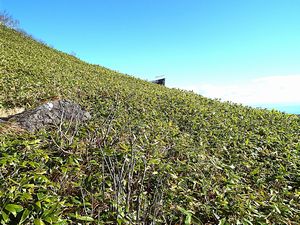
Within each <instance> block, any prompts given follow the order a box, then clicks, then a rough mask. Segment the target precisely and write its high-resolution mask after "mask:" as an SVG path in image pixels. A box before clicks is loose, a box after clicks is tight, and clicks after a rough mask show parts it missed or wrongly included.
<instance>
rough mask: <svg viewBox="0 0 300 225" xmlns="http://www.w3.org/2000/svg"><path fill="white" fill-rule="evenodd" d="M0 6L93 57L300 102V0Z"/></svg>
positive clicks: (141, 73)
mask: <svg viewBox="0 0 300 225" xmlns="http://www.w3.org/2000/svg"><path fill="white" fill-rule="evenodd" d="M0 9H2V10H3V9H4V10H6V11H7V12H9V13H10V14H11V15H12V16H13V17H14V18H16V19H18V20H19V21H20V26H21V27H22V28H23V29H25V30H26V31H27V32H28V33H30V34H32V35H33V36H35V37H36V38H38V39H42V40H44V41H45V42H47V43H48V44H50V45H52V46H54V47H55V48H57V49H60V50H62V51H65V52H75V53H76V54H77V56H78V57H79V58H81V59H83V60H85V61H88V62H91V63H95V64H100V65H102V66H105V67H108V68H111V69H114V70H117V71H120V72H123V73H127V74H130V75H133V76H136V77H139V78H142V79H149V80H151V79H153V78H155V77H156V76H159V75H165V77H166V78H167V85H168V86H169V87H178V88H183V89H189V90H194V91H195V92H197V93H200V94H202V95H205V96H208V97H214V98H221V99H224V100H231V101H234V102H240V103H244V104H248V105H265V106H267V105H271V104H272V105H298V106H300V88H299V90H298V87H297V86H298V85H297V83H299V84H300V63H299V59H300V13H299V12H300V1H299V0H240V1H238V0H193V1H192V0H186V1H182V0H180V1H179V0H172V1H171V0H164V1H163V0H143V1H142V0H139V1H138V0H136V1H134V0H127V1H124V0H123V1H121V0H110V1H107V0H106V1H104V0H86V1H83V0H72V1H67V0H44V1H39V0H27V1H22V0H0ZM299 110H300V107H299Z"/></svg>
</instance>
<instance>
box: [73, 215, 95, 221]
mask: <svg viewBox="0 0 300 225" xmlns="http://www.w3.org/2000/svg"><path fill="white" fill-rule="evenodd" d="M76 219H78V220H82V221H89V222H92V221H94V219H93V218H92V217H90V216H80V215H76Z"/></svg>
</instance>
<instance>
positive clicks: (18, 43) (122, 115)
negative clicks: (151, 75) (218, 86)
mask: <svg viewBox="0 0 300 225" xmlns="http://www.w3.org/2000/svg"><path fill="white" fill-rule="evenodd" d="M0 51H1V54H0V108H2V109H13V108H15V107H24V108H27V109H30V108H33V107H36V106H38V105H40V104H41V103H42V102H45V101H49V100H51V99H53V98H63V99H70V100H72V101H75V102H77V103H79V104H80V105H82V106H83V107H85V108H86V109H87V110H88V111H90V112H91V114H92V117H93V118H92V120H91V121H89V122H88V123H87V124H85V125H82V126H77V125H76V124H72V123H71V124H70V123H68V122H64V123H62V124H61V126H59V127H57V128H54V129H51V130H47V131H40V132H37V133H34V134H32V133H26V132H14V131H11V130H9V131H7V132H6V131H5V129H6V128H5V127H4V128H1V130H2V133H3V134H2V135H1V137H0V183H1V185H0V212H1V213H0V214H1V216H0V221H1V222H2V224H9V223H11V224H15V223H16V222H20V221H21V222H20V223H32V222H33V221H35V222H36V224H39V223H42V222H44V223H46V224H69V223H80V221H81V222H84V221H85V222H86V223H92V224H98V223H99V224H101V223H119V224H139V223H142V224H143V223H144V224H151V223H157V224H184V223H185V224H217V223H220V224H238V223H240V224H251V223H252V224H274V223H276V224H298V223H299V222H300V216H299V215H300V199H299V195H300V188H299V186H300V175H299V174H300V173H299V172H300V171H299V165H300V154H299V150H300V142H299V134H300V131H299V127H300V126H299V125H300V121H299V117H297V116H294V115H288V114H283V113H280V112H277V111H267V110H259V109H252V108H249V107H243V106H241V105H236V104H231V103H222V102H219V101H217V100H212V99H208V98H204V97H202V96H199V95H196V94H194V93H192V92H187V91H181V90H176V89H168V88H166V87H162V86H159V85H155V84H152V83H148V82H145V81H142V80H139V79H136V78H133V77H130V76H127V75H124V74H120V73H117V72H114V71H111V70H108V69H106V68H103V67H100V66H97V65H91V64H87V63H85V62H82V61H80V60H78V59H77V58H75V57H73V56H70V55H67V54H65V53H62V52H59V51H57V50H55V49H52V48H50V47H47V46H45V45H43V44H41V43H38V42H36V41H35V40H33V39H31V38H29V37H26V36H25V35H23V34H21V33H19V32H17V31H14V30H12V29H9V28H6V27H4V26H1V27H0ZM0 126H1V124H0ZM2 126H3V125H2ZM38 222H39V223H38Z"/></svg>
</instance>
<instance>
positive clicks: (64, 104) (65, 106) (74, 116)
mask: <svg viewBox="0 0 300 225" xmlns="http://www.w3.org/2000/svg"><path fill="white" fill-rule="evenodd" d="M90 118H91V115H90V113H89V112H87V111H85V110H84V109H82V108H81V107H80V106H79V105H78V104H76V103H74V102H72V101H69V100H55V101H50V102H47V103H45V104H43V105H41V106H39V107H37V108H35V109H32V110H27V111H24V112H22V113H18V114H15V115H12V116H9V117H7V118H1V119H2V122H3V121H5V122H13V123H14V124H17V125H18V126H19V127H21V128H23V129H25V130H28V131H30V132H34V131H37V130H40V129H42V128H44V127H47V126H58V125H59V124H61V123H62V122H65V121H70V122H74V123H82V122H84V121H87V120H89V119H90Z"/></svg>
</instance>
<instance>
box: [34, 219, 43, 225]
mask: <svg viewBox="0 0 300 225" xmlns="http://www.w3.org/2000/svg"><path fill="white" fill-rule="evenodd" d="M33 222H34V225H45V223H44V222H43V220H41V219H34V221H33Z"/></svg>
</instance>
